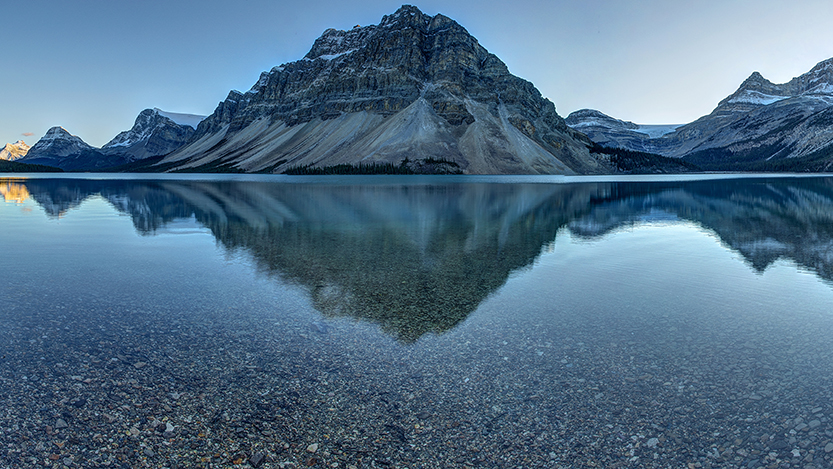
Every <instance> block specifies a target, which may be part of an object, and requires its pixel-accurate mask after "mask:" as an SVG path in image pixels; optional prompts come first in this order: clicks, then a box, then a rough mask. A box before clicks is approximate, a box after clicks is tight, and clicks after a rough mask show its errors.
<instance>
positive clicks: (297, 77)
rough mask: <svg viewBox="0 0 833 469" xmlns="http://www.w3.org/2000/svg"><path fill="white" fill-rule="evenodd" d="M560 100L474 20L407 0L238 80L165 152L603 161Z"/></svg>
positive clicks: (208, 161)
mask: <svg viewBox="0 0 833 469" xmlns="http://www.w3.org/2000/svg"><path fill="white" fill-rule="evenodd" d="M589 143H590V142H589V140H587V138H586V137H585V136H584V135H582V134H581V133H579V132H576V131H574V130H572V129H570V128H569V127H568V126H567V125H566V124H565V123H564V121H563V119H562V118H561V117H560V116H559V115H558V114H557V113H556V111H555V106H554V105H553V104H552V103H551V102H550V101H548V100H546V99H545V98H543V97H542V96H541V94H540V92H539V91H538V90H537V89H536V88H535V87H534V86H533V85H532V83H529V82H528V81H525V80H523V79H521V78H518V77H516V76H514V75H512V74H511V73H509V71H508V69H507V68H506V65H505V64H504V63H503V62H502V61H501V60H500V59H498V58H497V57H496V56H495V55H494V54H490V53H489V52H488V51H487V50H486V49H485V48H483V47H482V46H481V45H480V44H479V43H478V42H477V40H476V39H475V38H474V37H472V36H471V35H470V34H469V33H468V32H467V31H466V30H465V29H464V28H463V27H462V26H460V25H459V24H457V23H456V22H455V21H453V20H452V19H450V18H448V17H445V16H443V15H436V16H429V15H425V14H424V13H422V12H421V11H420V10H418V9H417V8H415V7H412V6H403V7H402V8H400V9H399V10H398V11H397V12H396V13H394V14H393V15H389V16H385V17H383V18H382V21H381V22H380V24H378V25H371V26H365V27H355V28H353V29H351V30H348V31H340V30H335V29H328V30H327V31H325V32H324V34H323V35H322V36H321V37H320V38H318V39H317V40H316V41H315V43H314V44H313V46H312V48H311V49H310V51H309V53H307V55H306V56H305V57H304V58H303V59H301V60H298V61H295V62H291V63H287V64H284V65H281V66H279V67H275V68H273V69H272V70H270V71H268V72H264V73H262V74H261V76H260V79H259V80H258V82H257V83H256V84H255V85H254V86H253V87H252V88H251V89H250V90H249V91H247V92H246V93H241V92H237V91H232V92H231V93H229V95H228V97H227V98H226V100H225V101H223V102H221V103H220V104H219V105H218V106H217V108H216V110H215V111H214V113H213V114H212V115H210V116H209V117H207V118H206V119H205V120H204V121H202V122H201V123H200V125H199V127H198V128H197V131H196V134H195V136H194V138H193V141H192V142H191V143H190V144H189V145H187V146H185V147H183V148H181V149H180V150H178V151H176V152H174V153H173V154H171V155H169V156H168V157H166V158H165V159H164V160H163V161H162V163H161V164H163V165H167V166H168V167H170V165H173V166H175V167H176V168H180V169H184V168H199V167H201V166H210V165H214V166H216V165H218V164H222V165H225V166H227V167H230V168H234V169H238V170H244V171H267V172H283V171H285V170H287V169H289V168H293V167H302V166H312V167H325V166H332V165H338V164H359V163H361V164H371V163H390V164H399V163H401V162H402V161H403V160H405V159H406V158H407V159H408V160H409V161H415V160H426V159H435V160H447V161H451V162H453V163H454V164H456V165H457V166H458V167H459V168H461V169H462V171H463V172H465V173H473V174H501V173H532V174H535V173H547V174H551V173H600V172H607V171H608V169H607V168H606V167H605V166H603V165H602V164H601V163H599V162H598V161H597V160H596V159H595V158H594V157H593V156H592V155H590V153H589V152H588V150H587V145H588V144H589Z"/></svg>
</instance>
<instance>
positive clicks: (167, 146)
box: [101, 108, 205, 162]
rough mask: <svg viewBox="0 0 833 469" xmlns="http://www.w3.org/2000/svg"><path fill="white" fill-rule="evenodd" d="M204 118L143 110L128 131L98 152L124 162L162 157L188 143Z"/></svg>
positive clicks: (157, 110) (156, 110)
mask: <svg viewBox="0 0 833 469" xmlns="http://www.w3.org/2000/svg"><path fill="white" fill-rule="evenodd" d="M204 117H205V116H197V115H193V114H175V113H171V112H165V111H162V110H161V109H158V108H154V109H145V110H144V111H142V112H141V113H139V115H138V116H137V117H136V122H135V123H134V124H133V127H132V128H131V129H130V130H126V131H124V132H121V133H120V134H118V135H116V136H115V137H114V138H113V139H112V140H110V141H109V142H108V143H107V144H105V145H104V146H103V147H101V150H102V151H103V152H104V153H105V154H108V155H121V156H123V157H124V158H125V159H126V160H127V161H125V162H130V161H135V160H141V159H145V158H149V157H153V156H159V155H165V154H167V153H170V152H172V151H174V150H176V149H177V148H179V147H181V146H183V145H184V144H185V143H187V142H188V140H189V139H190V138H191V136H192V135H193V134H194V129H196V127H197V124H199V122H200V121H201V120H202V119H203V118H204Z"/></svg>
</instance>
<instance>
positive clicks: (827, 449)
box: [824, 443, 833, 453]
mask: <svg viewBox="0 0 833 469" xmlns="http://www.w3.org/2000/svg"><path fill="white" fill-rule="evenodd" d="M831 451H833V443H827V444H826V445H824V452H825V453H829V452H831Z"/></svg>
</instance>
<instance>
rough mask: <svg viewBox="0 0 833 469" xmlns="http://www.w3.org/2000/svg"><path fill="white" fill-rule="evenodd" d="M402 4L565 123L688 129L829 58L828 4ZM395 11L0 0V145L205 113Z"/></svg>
mask: <svg viewBox="0 0 833 469" xmlns="http://www.w3.org/2000/svg"><path fill="white" fill-rule="evenodd" d="M412 3H413V4H414V5H416V6H417V7H419V8H420V9H421V10H422V11H424V12H425V13H428V14H431V15H434V14H436V13H443V14H444V15H446V16H449V17H451V18H453V19H455V20H457V21H458V22H459V23H460V24H462V25H463V26H464V27H465V28H466V29H468V31H469V32H470V33H471V34H473V35H474V36H475V37H477V38H478V40H479V41H480V43H481V44H482V45H483V46H484V47H486V48H487V49H488V50H489V51H490V52H492V53H494V54H496V55H498V56H499V57H500V58H501V59H502V60H503V61H504V62H506V64H507V65H508V66H509V70H510V71H511V72H512V73H514V74H516V75H518V76H520V77H523V78H525V79H527V80H530V81H532V82H533V83H534V84H535V85H536V86H537V87H538V89H539V90H541V92H542V93H543V94H544V96H546V97H548V98H549V99H551V100H552V101H553V102H554V103H555V105H556V109H557V110H558V112H559V114H561V115H562V116H564V117H566V116H567V114H569V113H570V112H572V111H574V110H576V109H581V108H585V107H590V108H595V109H599V110H600V111H602V112H605V113H607V114H610V115H612V116H614V117H618V118H622V119H627V120H632V121H634V122H637V123H642V124H650V123H654V124H656V123H685V122H690V121H692V120H694V119H697V118H698V117H700V116H702V115H704V114H708V113H709V112H711V110H712V109H714V107H715V106H716V105H717V102H718V101H720V100H721V99H723V98H724V97H726V96H727V95H729V94H731V93H732V92H733V91H734V90H735V89H736V88H737V86H738V85H739V84H740V83H741V82H742V81H743V80H744V79H745V78H746V77H748V76H749V75H750V74H751V73H752V72H753V71H755V70H758V71H760V72H761V73H762V74H763V75H764V76H765V77H766V78H768V79H770V80H772V81H773V82H776V83H783V82H786V81H788V80H789V79H790V78H792V77H794V76H797V75H800V74H802V73H805V72H807V71H809V70H810V68H812V67H813V65H815V64H816V63H818V62H820V61H822V60H825V59H828V58H830V57H833V28H831V27H830V21H831V18H833V2H830V1H829V0H809V1H802V0H795V1H791V2H785V1H773V0H758V1H746V0H734V1H733V0H706V1H659V0H642V1H624V0H619V1H613V0H567V1H535V0H515V1H512V2H505V1H492V0H480V1H455V0H427V1H422V2H412ZM401 4H402V1H401V0H400V1H387V0H368V1H364V2H360V3H352V2H344V1H343V0H342V1H335V0H306V1H298V2H286V1H267V0H257V1H245V0H237V1H234V2H230V1H219V0H201V1H185V0H183V1H176V0H163V1H159V0H143V1H141V2H137V1H121V0H74V1H48V0H27V1H26V2H22V1H13V0H0V17H2V18H3V32H2V39H0V43H2V47H0V63H2V64H3V67H4V70H3V71H2V73H0V144H3V143H6V142H12V141H15V140H18V139H21V138H22V139H24V140H25V141H26V142H27V143H29V144H30V145H31V144H34V143H35V142H36V141H37V140H38V139H39V138H40V137H41V136H43V134H44V133H45V132H46V130H47V129H48V128H49V127H51V126H54V125H60V126H63V127H64V128H66V129H67V130H68V131H69V132H70V133H72V134H74V135H78V136H79V137H81V138H83V139H84V140H85V141H86V142H87V143H90V144H92V145H95V146H101V145H103V144H104V143H106V142H107V141H109V140H110V139H111V138H112V137H114V136H115V135H116V134H117V133H118V132H120V131H122V130H126V129H128V128H130V127H131V126H132V125H133V121H134V119H135V118H136V115H137V114H138V113H139V112H140V111H142V109H146V108H152V107H158V108H161V109H164V110H167V111H171V112H183V113H195V114H210V113H211V112H212V111H213V110H214V108H215V107H216V105H217V103H218V102H219V101H221V100H222V99H224V98H225V96H226V95H227V93H228V91H229V90H231V89H238V90H242V91H245V90H247V89H249V88H250V87H251V85H252V84H254V83H255V82H256V81H257V78H258V76H259V75H260V72H261V71H263V70H268V69H270V68H271V67H273V66H275V65H279V64H281V63H284V62H290V61H293V60H297V59H300V58H301V57H303V55H304V54H306V52H307V51H308V50H309V48H310V47H311V46H312V43H313V41H314V40H315V38H317V37H318V36H319V35H320V34H321V33H322V32H323V31H324V30H325V29H327V28H330V27H333V28H338V29H349V28H351V27H352V26H354V25H356V24H361V25H366V24H376V23H378V22H379V20H381V18H382V16H383V15H385V14H390V13H393V12H394V11H395V10H396V9H397V8H398V7H399V6H400V5H401ZM26 134H31V135H26Z"/></svg>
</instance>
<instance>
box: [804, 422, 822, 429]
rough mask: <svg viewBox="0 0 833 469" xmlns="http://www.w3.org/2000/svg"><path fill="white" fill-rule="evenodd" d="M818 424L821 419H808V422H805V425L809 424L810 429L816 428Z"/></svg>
mask: <svg viewBox="0 0 833 469" xmlns="http://www.w3.org/2000/svg"><path fill="white" fill-rule="evenodd" d="M819 425H821V420H810V422H808V423H807V426H809V427H810V428H811V429H813V428H816V427H818V426H819Z"/></svg>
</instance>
